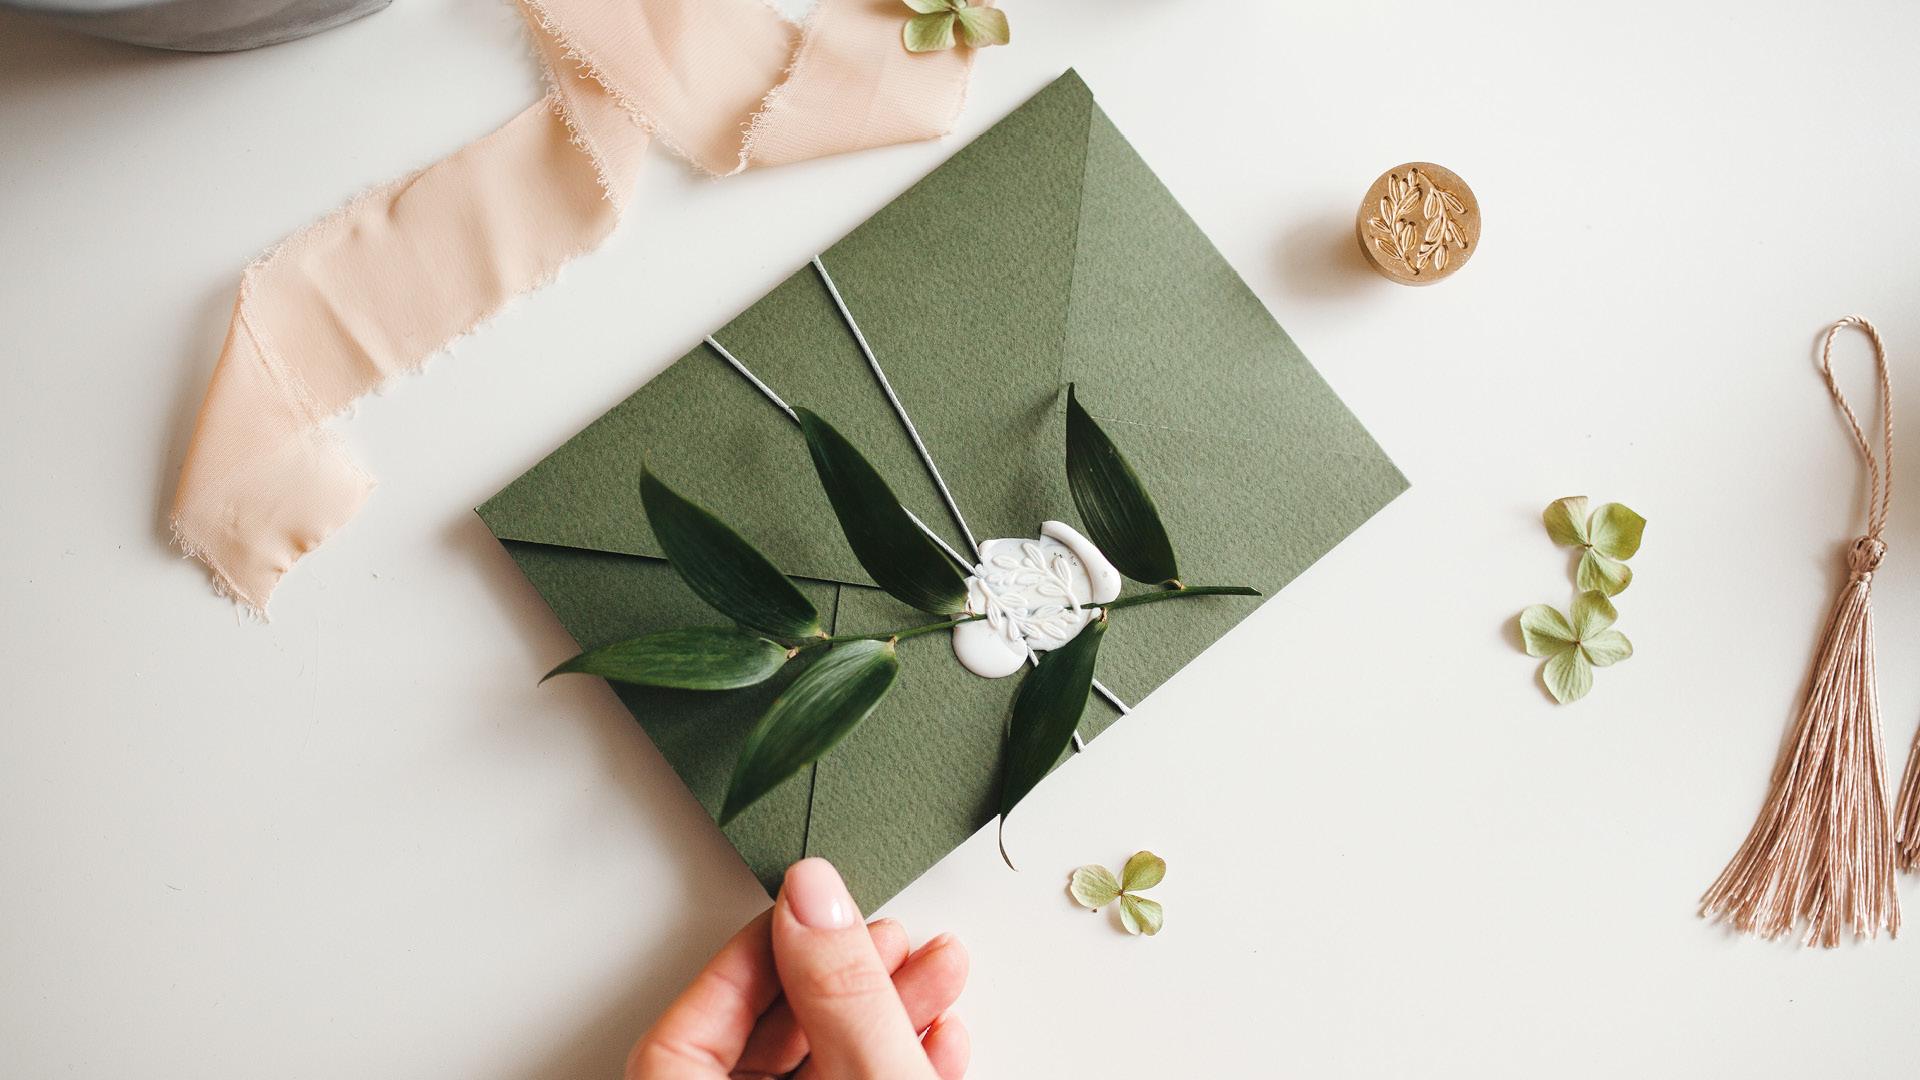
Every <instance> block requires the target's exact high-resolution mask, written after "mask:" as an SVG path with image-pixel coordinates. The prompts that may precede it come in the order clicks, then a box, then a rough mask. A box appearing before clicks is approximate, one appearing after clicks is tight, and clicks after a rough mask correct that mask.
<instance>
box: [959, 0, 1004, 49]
mask: <svg viewBox="0 0 1920 1080" xmlns="http://www.w3.org/2000/svg"><path fill="white" fill-rule="evenodd" d="M956 14H957V17H958V18H959V20H960V37H961V40H963V41H965V42H966V43H967V45H968V47H970V48H975V49H984V48H986V47H987V46H989V45H1005V44H1007V43H1008V42H1010V41H1012V40H1013V32H1012V30H1010V29H1009V28H1008V26H1007V13H1006V12H1004V11H1001V10H1000V9H999V8H990V7H963V8H960V9H959V10H958V11H957V12H956Z"/></svg>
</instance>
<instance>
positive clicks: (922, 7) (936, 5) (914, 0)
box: [907, 0, 953, 15]
mask: <svg viewBox="0 0 1920 1080" xmlns="http://www.w3.org/2000/svg"><path fill="white" fill-rule="evenodd" d="M907 6H908V7H910V8H912V9H913V10H915V11H917V12H919V13H920V14H922V15H937V14H939V13H940V12H943V11H952V10H953V0H907Z"/></svg>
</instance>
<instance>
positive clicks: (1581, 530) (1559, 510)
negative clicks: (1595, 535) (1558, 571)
mask: <svg viewBox="0 0 1920 1080" xmlns="http://www.w3.org/2000/svg"><path fill="white" fill-rule="evenodd" d="M1540 519H1541V520H1542V521H1544V522H1546V525H1547V535H1548V536H1550V537H1552V538H1553V542H1554V543H1556V544H1562V545H1565V546H1567V547H1585V546H1586V544H1587V497H1586V496H1585V495H1574V496H1571V497H1569V498H1565V499H1556V500H1554V501H1553V502H1552V503H1551V504H1549V505H1548V506H1547V509H1546V512H1545V513H1543V514H1541V515H1540Z"/></svg>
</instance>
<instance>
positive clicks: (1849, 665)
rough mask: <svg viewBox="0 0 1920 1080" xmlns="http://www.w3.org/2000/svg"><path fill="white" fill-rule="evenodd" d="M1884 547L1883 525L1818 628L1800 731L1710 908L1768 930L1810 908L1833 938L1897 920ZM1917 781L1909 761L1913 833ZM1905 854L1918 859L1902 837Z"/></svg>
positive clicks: (1705, 911)
mask: <svg viewBox="0 0 1920 1080" xmlns="http://www.w3.org/2000/svg"><path fill="white" fill-rule="evenodd" d="M1885 554H1886V544H1884V543H1882V542H1881V541H1880V540H1879V539H1878V538H1877V537H1874V536H1868V537H1863V538H1862V539H1860V540H1858V541H1856V542H1855V543H1854V545H1853V548H1852V550H1851V551H1850V552H1849V554H1848V558H1847V565H1848V570H1849V571H1850V573H1849V576H1848V580H1847V585H1846V588H1845V589H1844V590H1843V591H1842V592H1841V594H1840V597H1839V599H1838V600H1837V601H1835V603H1834V608H1833V614H1832V616H1831V618H1830V619H1829V621H1828V623H1827V629H1826V633H1825V635H1824V636H1823V637H1822V639H1821V642H1820V649H1819V653H1818V656H1817V657H1816V659H1815V661H1814V667H1813V676H1812V679H1811V680H1810V682H1809V683H1808V686H1807V696H1806V701H1805V703H1804V704H1803V705H1802V707H1801V710H1800V717H1799V721H1798V722H1797V723H1796V725H1795V727H1794V734H1793V738H1792V741H1791V742H1790V743H1789V744H1788V745H1787V746H1786V747H1785V748H1784V750H1783V752H1782V754H1781V757H1780V761H1779V763H1778V764H1777V765H1776V766H1775V768H1774V772H1773V787H1772V790H1771V791H1770V792H1769V793H1768V795H1767V801H1766V805H1765V806H1764V807H1763V808H1762V809H1761V811H1760V817H1759V819H1758V820H1757V821H1755V822H1754V825H1753V831H1752V832H1750V833H1748V834H1747V840H1746V843H1745V844H1743V845H1741V847H1740V850H1739V851H1738V852H1737V853H1736V854H1735V855H1734V857H1733V861H1732V862H1730V863H1728V864H1727V868H1726V869H1725V870H1724V871H1722V872H1721V874H1720V878H1719V880H1717V881H1715V882H1714V883H1713V887H1712V888H1711V889H1708V890H1707V894H1706V895H1705V896H1704V897H1702V898H1701V901H1700V914H1701V915H1703V916H1705V917H1706V918H1708V919H1711V920H1714V921H1723V922H1726V923H1728V924H1729V925H1731V926H1732V927H1733V928H1734V929H1736V930H1739V931H1741V932H1743V933H1753V934H1759V935H1760V936H1762V937H1765V938H1777V937H1780V936H1782V935H1784V934H1787V933H1789V932H1791V931H1792V930H1793V928H1794V926H1795V925H1796V924H1797V923H1799V922H1800V921H1801V920H1805V922H1806V924H1807V929H1806V934H1805V937H1804V939H1803V941H1804V943H1805V944H1807V945H1813V944H1815V943H1818V944H1820V945H1823V946H1825V947H1827V948H1832V947H1834V946H1836V945H1838V944H1839V943H1840V940H1841V938H1842V936H1843V935H1845V934H1846V933H1849V932H1851V933H1852V935H1853V936H1854V937H1856V938H1867V937H1874V936H1876V935H1877V934H1878V933H1879V932H1880V931H1881V930H1882V929H1884V930H1886V931H1887V934H1888V936H1890V937H1892V936H1897V935H1898V934H1899V932H1900V898H1899V895H1898V894H1897V893H1896V892H1895V889H1894V865H1893V864H1894V845H1893V841H1892V827H1891V822H1890V820H1889V817H1888V812H1887V810H1888V807H1887V801H1888V800H1887V791H1886V764H1885V762H1884V760H1883V759H1882V755H1881V749H1880V745H1881V743H1880V703H1879V697H1878V694H1877V693H1876V691H1875V680H1874V649H1873V607H1872V603H1871V597H1872V590H1873V573H1874V571H1875V570H1876V569H1878V568H1879V566H1880V560H1881V559H1882V557H1884V556H1885ZM1915 788H1920V779H1916V778H1915V775H1914V771H1913V770H1912V769H1909V770H1908V775H1907V781H1906V783H1905V784H1904V785H1903V790H1902V806H1903V820H1906V821H1908V822H1909V824H1908V825H1907V827H1906V829H1905V835H1907V836H1909V837H1916V836H1920V830H1916V829H1915V828H1914V825H1913V824H1912V818H1911V817H1908V816H1906V815H1908V814H1910V813H1920V807H1916V806H1914V805H1912V804H1915V803H1920V791H1915V790H1914V789H1915ZM1901 861H1902V864H1903V865H1911V861H1912V856H1911V854H1909V853H1908V850H1907V848H1905V847H1903V853H1902V857H1901Z"/></svg>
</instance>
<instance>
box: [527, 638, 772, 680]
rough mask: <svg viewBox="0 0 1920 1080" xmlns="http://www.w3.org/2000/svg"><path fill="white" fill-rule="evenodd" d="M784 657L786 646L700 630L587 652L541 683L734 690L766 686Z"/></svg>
mask: <svg viewBox="0 0 1920 1080" xmlns="http://www.w3.org/2000/svg"><path fill="white" fill-rule="evenodd" d="M787 656H788V654H787V650H786V648H785V646H782V645H778V644H775V643H774V642H771V641H768V640H767V639H766V638H763V637H761V636H760V635H758V634H749V633H747V632H746V631H744V630H735V629H733V628H732V627H713V626H699V627H692V628H689V629H685V630H663V631H661V632H659V633H657V634H648V635H646V636H645V637H637V638H632V639H630V640H627V641H620V642H615V643H614V644H612V645H606V646H602V647H601V648H598V649H591V650H588V651H587V652H583V653H581V654H580V655H579V656H576V657H574V658H573V659H571V660H569V661H567V662H566V663H564V664H561V665H560V666H559V667H557V668H554V669H553V670H552V671H549V672H547V675H546V679H541V680H540V681H541V682H545V681H547V679H551V678H553V677H554V676H555V675H567V674H581V675H599V676H601V677H602V678H607V679H612V680H613V681H614V682H623V683H638V684H640V685H642V686H667V687H672V688H674V689H678V690H736V689H739V688H740V687H742V686H754V685H757V684H759V683H763V682H766V681H767V680H768V679H770V678H772V677H773V673H774V672H776V671H779V670H780V669H781V667H783V666H784V665H785V664H786V662H787Z"/></svg>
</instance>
